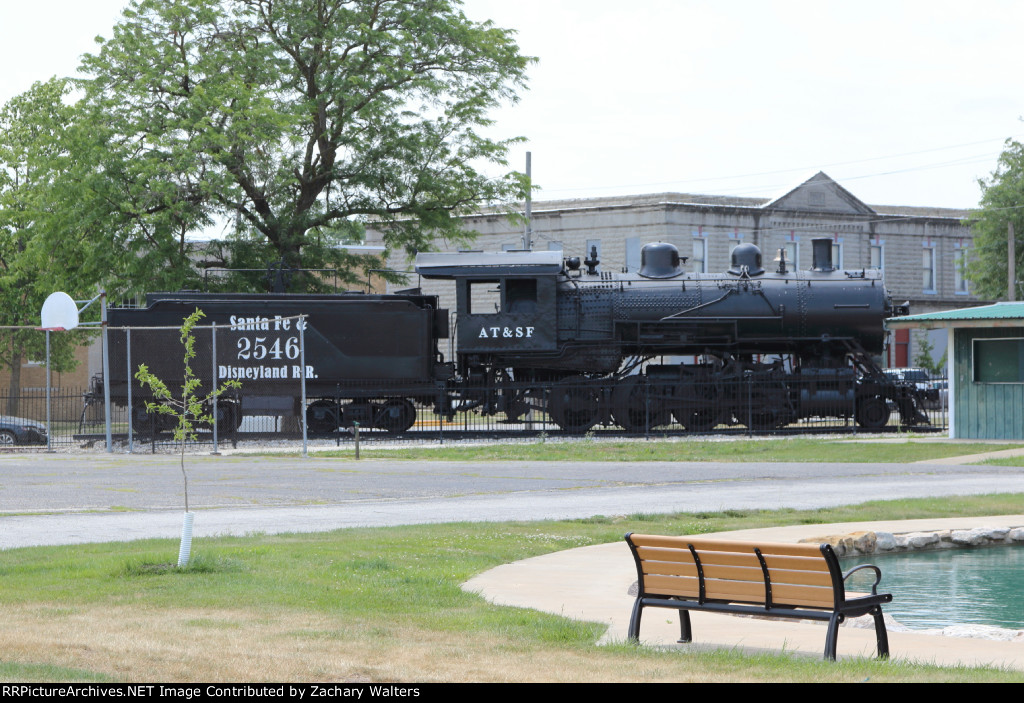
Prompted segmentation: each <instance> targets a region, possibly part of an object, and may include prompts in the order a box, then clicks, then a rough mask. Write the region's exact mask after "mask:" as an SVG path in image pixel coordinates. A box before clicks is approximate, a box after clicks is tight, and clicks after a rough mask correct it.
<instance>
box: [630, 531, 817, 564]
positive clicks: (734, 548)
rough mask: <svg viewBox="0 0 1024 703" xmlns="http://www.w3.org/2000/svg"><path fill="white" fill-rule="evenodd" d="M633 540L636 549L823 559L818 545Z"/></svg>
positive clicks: (645, 537)
mask: <svg viewBox="0 0 1024 703" xmlns="http://www.w3.org/2000/svg"><path fill="white" fill-rule="evenodd" d="M632 539H633V544H634V546H636V547H641V546H649V547H668V548H672V549H688V545H690V544H692V545H693V546H694V548H695V549H696V550H697V551H698V552H700V551H709V552H740V553H746V552H750V551H753V547H757V548H758V549H760V550H761V553H762V554H777V555H781V556H795V557H800V556H802V557H817V558H821V548H820V547H819V546H818V545H816V544H787V543H785V542H764V543H761V542H757V543H753V542H730V541H728V540H716V539H702V538H700V537H668V536H664V535H637V534H634V535H633V536H632Z"/></svg>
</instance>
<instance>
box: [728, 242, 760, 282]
mask: <svg viewBox="0 0 1024 703" xmlns="http://www.w3.org/2000/svg"><path fill="white" fill-rule="evenodd" d="M729 273H731V274H732V275H734V276H742V275H743V274H744V273H746V274H747V275H748V276H760V275H761V274H762V273H764V269H763V268H761V250H760V249H759V248H758V247H757V245H755V244H739V245H737V247H736V248H735V249H733V250H732V267H731V268H730V269H729Z"/></svg>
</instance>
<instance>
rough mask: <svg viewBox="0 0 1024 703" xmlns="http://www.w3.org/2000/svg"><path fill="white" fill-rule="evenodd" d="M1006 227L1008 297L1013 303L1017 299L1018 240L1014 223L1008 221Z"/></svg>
mask: <svg viewBox="0 0 1024 703" xmlns="http://www.w3.org/2000/svg"><path fill="white" fill-rule="evenodd" d="M1006 228H1007V229H1006V249H1007V251H1006V264H1007V270H1006V299H1007V300H1009V301H1010V302H1011V303H1012V302H1014V301H1015V300H1017V242H1016V236H1015V235H1014V233H1013V223H1012V222H1010V223H1008V224H1007V226H1006Z"/></svg>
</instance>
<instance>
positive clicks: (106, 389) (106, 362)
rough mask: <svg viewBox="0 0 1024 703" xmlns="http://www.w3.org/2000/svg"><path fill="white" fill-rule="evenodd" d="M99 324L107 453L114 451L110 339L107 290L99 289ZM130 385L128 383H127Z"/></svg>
mask: <svg viewBox="0 0 1024 703" xmlns="http://www.w3.org/2000/svg"><path fill="white" fill-rule="evenodd" d="M100 326H101V327H102V328H103V421H104V424H106V426H107V433H106V434H107V453H108V454H113V453H114V442H113V439H112V438H111V436H110V340H109V338H108V336H107V291H106V290H102V291H100ZM129 385H130V384H129Z"/></svg>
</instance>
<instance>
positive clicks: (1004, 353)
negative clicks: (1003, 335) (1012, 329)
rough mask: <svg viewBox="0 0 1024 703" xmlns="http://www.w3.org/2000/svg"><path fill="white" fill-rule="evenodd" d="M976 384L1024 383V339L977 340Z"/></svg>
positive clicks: (975, 341)
mask: <svg viewBox="0 0 1024 703" xmlns="http://www.w3.org/2000/svg"><path fill="white" fill-rule="evenodd" d="M972 357H973V359H972V361H973V366H974V369H973V378H974V382H975V383H1024V338H1021V337H1010V338H1007V339H975V340H974V353H973V354H972Z"/></svg>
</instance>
